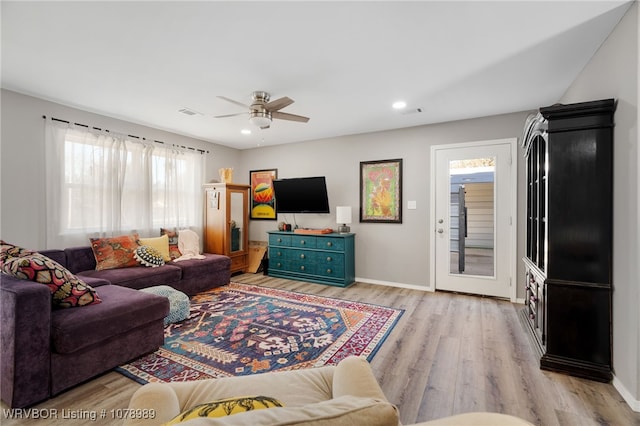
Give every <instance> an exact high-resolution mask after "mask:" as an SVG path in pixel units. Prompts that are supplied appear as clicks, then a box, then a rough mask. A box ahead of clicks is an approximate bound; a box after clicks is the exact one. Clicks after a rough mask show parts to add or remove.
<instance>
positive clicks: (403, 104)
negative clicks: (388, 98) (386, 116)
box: [391, 101, 407, 109]
mask: <svg viewBox="0 0 640 426" xmlns="http://www.w3.org/2000/svg"><path fill="white" fill-rule="evenodd" d="M406 106H407V103H406V102H405V101H397V102H394V103H393V105H391V107H392V108H393V109H402V108H404V107H406Z"/></svg>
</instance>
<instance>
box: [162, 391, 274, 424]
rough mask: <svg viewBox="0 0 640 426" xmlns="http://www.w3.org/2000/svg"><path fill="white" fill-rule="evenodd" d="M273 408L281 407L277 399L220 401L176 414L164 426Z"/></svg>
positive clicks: (230, 399) (262, 397) (261, 398)
mask: <svg viewBox="0 0 640 426" xmlns="http://www.w3.org/2000/svg"><path fill="white" fill-rule="evenodd" d="M273 407H282V404H281V403H280V401H278V400H277V399H275V398H271V397H268V396H245V397H238V398H227V399H220V400H217V401H211V402H207V403H204V404H199V405H196V406H195V407H191V408H189V409H187V410H185V411H183V412H182V413H180V414H178V415H177V416H176V417H174V418H173V419H172V420H171V421H169V422H168V423H165V424H164V426H168V425H176V424H179V423H182V422H185V421H187V420H191V419H197V418H201V417H208V418H214V417H224V416H230V415H232V414H239V413H246V412H247V411H252V410H262V409H264V408H273Z"/></svg>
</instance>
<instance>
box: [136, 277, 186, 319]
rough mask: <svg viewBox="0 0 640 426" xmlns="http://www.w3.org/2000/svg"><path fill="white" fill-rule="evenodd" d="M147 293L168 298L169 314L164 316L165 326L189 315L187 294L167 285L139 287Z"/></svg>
mask: <svg viewBox="0 0 640 426" xmlns="http://www.w3.org/2000/svg"><path fill="white" fill-rule="evenodd" d="M140 291H144V292H147V293H152V294H156V295H158V296H164V297H166V298H167V299H169V315H167V316H166V317H165V318H164V325H165V327H166V326H167V325H169V324H173V323H176V322H180V321H182V320H185V319H186V318H187V317H188V316H189V296H187V295H186V294H184V293H183V292H181V291H178V290H176V289H175V288H173V287H169V286H168V285H157V286H154V287H147V288H143V289H140Z"/></svg>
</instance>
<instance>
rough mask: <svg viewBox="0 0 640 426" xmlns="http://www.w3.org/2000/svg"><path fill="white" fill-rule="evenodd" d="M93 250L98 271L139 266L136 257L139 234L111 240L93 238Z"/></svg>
mask: <svg viewBox="0 0 640 426" xmlns="http://www.w3.org/2000/svg"><path fill="white" fill-rule="evenodd" d="M90 241H91V249H92V250H93V255H94V256H95V258H96V271H102V270H105V269H116V268H128V267H130V266H138V262H137V261H136V258H135V257H134V254H135V251H136V249H137V248H138V247H140V244H138V234H133V235H122V236H119V237H111V238H91V239H90Z"/></svg>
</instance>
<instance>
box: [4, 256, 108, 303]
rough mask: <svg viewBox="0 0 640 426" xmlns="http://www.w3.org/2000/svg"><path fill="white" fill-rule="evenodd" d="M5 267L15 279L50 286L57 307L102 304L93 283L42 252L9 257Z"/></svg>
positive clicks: (5, 270)
mask: <svg viewBox="0 0 640 426" xmlns="http://www.w3.org/2000/svg"><path fill="white" fill-rule="evenodd" d="M2 270H3V271H4V272H6V273H7V274H10V275H13V276H14V277H16V278H20V279H23V280H29V281H35V282H38V283H40V284H44V285H46V286H48V287H49V291H50V292H51V301H52V303H53V306H54V307H55V308H71V307H75V306H85V305H91V304H96V303H100V297H98V294H97V293H96V291H95V290H94V289H93V288H92V287H91V286H90V285H88V284H87V283H85V282H84V281H82V280H81V279H80V278H78V277H77V276H75V275H73V274H72V273H71V272H70V271H69V270H67V269H66V268H65V267H63V266H62V265H60V264H59V263H58V262H56V261H54V260H52V259H49V258H48V257H46V256H44V255H42V254H40V253H32V254H29V255H25V256H22V257H10V258H8V259H7V260H6V261H5V262H4V264H3V265H2Z"/></svg>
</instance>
